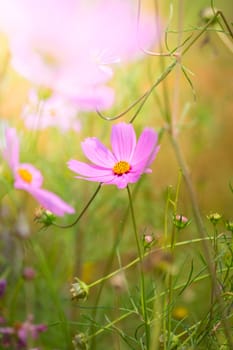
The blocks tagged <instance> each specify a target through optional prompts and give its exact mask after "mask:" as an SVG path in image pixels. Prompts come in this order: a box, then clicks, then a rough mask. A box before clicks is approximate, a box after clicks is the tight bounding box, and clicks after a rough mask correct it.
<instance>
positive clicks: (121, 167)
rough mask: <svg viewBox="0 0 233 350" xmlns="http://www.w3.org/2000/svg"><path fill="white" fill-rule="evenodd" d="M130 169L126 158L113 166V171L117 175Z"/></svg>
mask: <svg viewBox="0 0 233 350" xmlns="http://www.w3.org/2000/svg"><path fill="white" fill-rule="evenodd" d="M129 171H130V165H129V163H128V162H125V161H124V160H120V161H119V162H117V163H116V164H115V165H114V167H113V172H114V174H116V175H123V174H126V173H128V172H129Z"/></svg>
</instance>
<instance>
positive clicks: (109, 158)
mask: <svg viewBox="0 0 233 350" xmlns="http://www.w3.org/2000/svg"><path fill="white" fill-rule="evenodd" d="M157 140H158V136H157V133H155V131H154V130H152V129H150V128H145V129H144V131H143V132H142V134H141V136H140V137H139V139H138V142H136V135H135V131H134V128H133V126H132V124H126V123H119V124H116V125H114V126H113V127H112V134H111V144H112V151H110V150H108V149H107V148H106V147H105V146H104V145H103V144H102V143H101V142H100V141H99V140H98V139H97V138H95V137H91V138H87V139H86V140H85V141H84V142H82V149H83V152H84V154H85V156H86V157H87V158H88V159H89V160H90V161H92V163H93V164H87V163H83V162H80V161H77V160H73V159H72V160H70V161H69V162H68V167H69V169H71V170H72V171H74V172H76V173H78V174H80V176H76V178H79V179H84V180H88V181H95V182H101V183H104V184H114V185H116V186H117V187H118V188H125V187H126V186H127V185H128V183H135V182H137V181H138V179H139V178H140V176H141V175H142V174H143V173H150V172H151V169H149V168H148V166H149V165H150V164H151V163H152V161H153V160H154V158H155V156H156V154H157V152H158V150H159V146H157Z"/></svg>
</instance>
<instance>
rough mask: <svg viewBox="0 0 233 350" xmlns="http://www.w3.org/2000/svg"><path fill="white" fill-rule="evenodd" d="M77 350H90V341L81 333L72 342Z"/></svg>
mask: <svg viewBox="0 0 233 350" xmlns="http://www.w3.org/2000/svg"><path fill="white" fill-rule="evenodd" d="M72 344H73V345H74V349H75V350H88V340H87V336H86V334H84V333H79V334H76V335H75V336H74V339H73V340H72Z"/></svg>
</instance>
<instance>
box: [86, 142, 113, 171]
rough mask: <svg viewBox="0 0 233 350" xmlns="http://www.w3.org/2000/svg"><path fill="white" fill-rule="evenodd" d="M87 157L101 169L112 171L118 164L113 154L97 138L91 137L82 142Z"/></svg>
mask: <svg viewBox="0 0 233 350" xmlns="http://www.w3.org/2000/svg"><path fill="white" fill-rule="evenodd" d="M82 149H83V152H84V154H85V156H86V157H87V158H88V159H90V161H92V162H93V163H94V164H96V165H98V166H100V167H101V168H103V167H104V168H110V169H112V168H113V166H114V164H115V163H116V159H115V158H114V156H113V154H112V152H110V151H109V150H108V149H107V148H106V147H105V146H104V145H103V144H102V143H101V142H100V141H99V140H98V139H97V138H96V137H89V138H87V139H86V140H85V141H84V142H82Z"/></svg>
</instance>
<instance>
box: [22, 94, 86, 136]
mask: <svg viewBox="0 0 233 350" xmlns="http://www.w3.org/2000/svg"><path fill="white" fill-rule="evenodd" d="M22 119H23V120H24V123H25V126H26V127H27V128H28V129H41V130H42V129H46V128H48V127H56V128H59V129H60V130H61V131H62V132H66V131H69V130H74V131H76V132H78V131H80V128H81V125H80V121H79V120H78V119H77V108H76V107H75V106H74V105H73V104H72V103H71V102H70V101H68V100H66V99H64V97H62V96H60V95H58V94H50V96H46V98H40V91H38V92H37V91H36V90H31V91H30V92H29V101H28V104H27V105H26V106H25V107H24V109H23V112H22Z"/></svg>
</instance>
